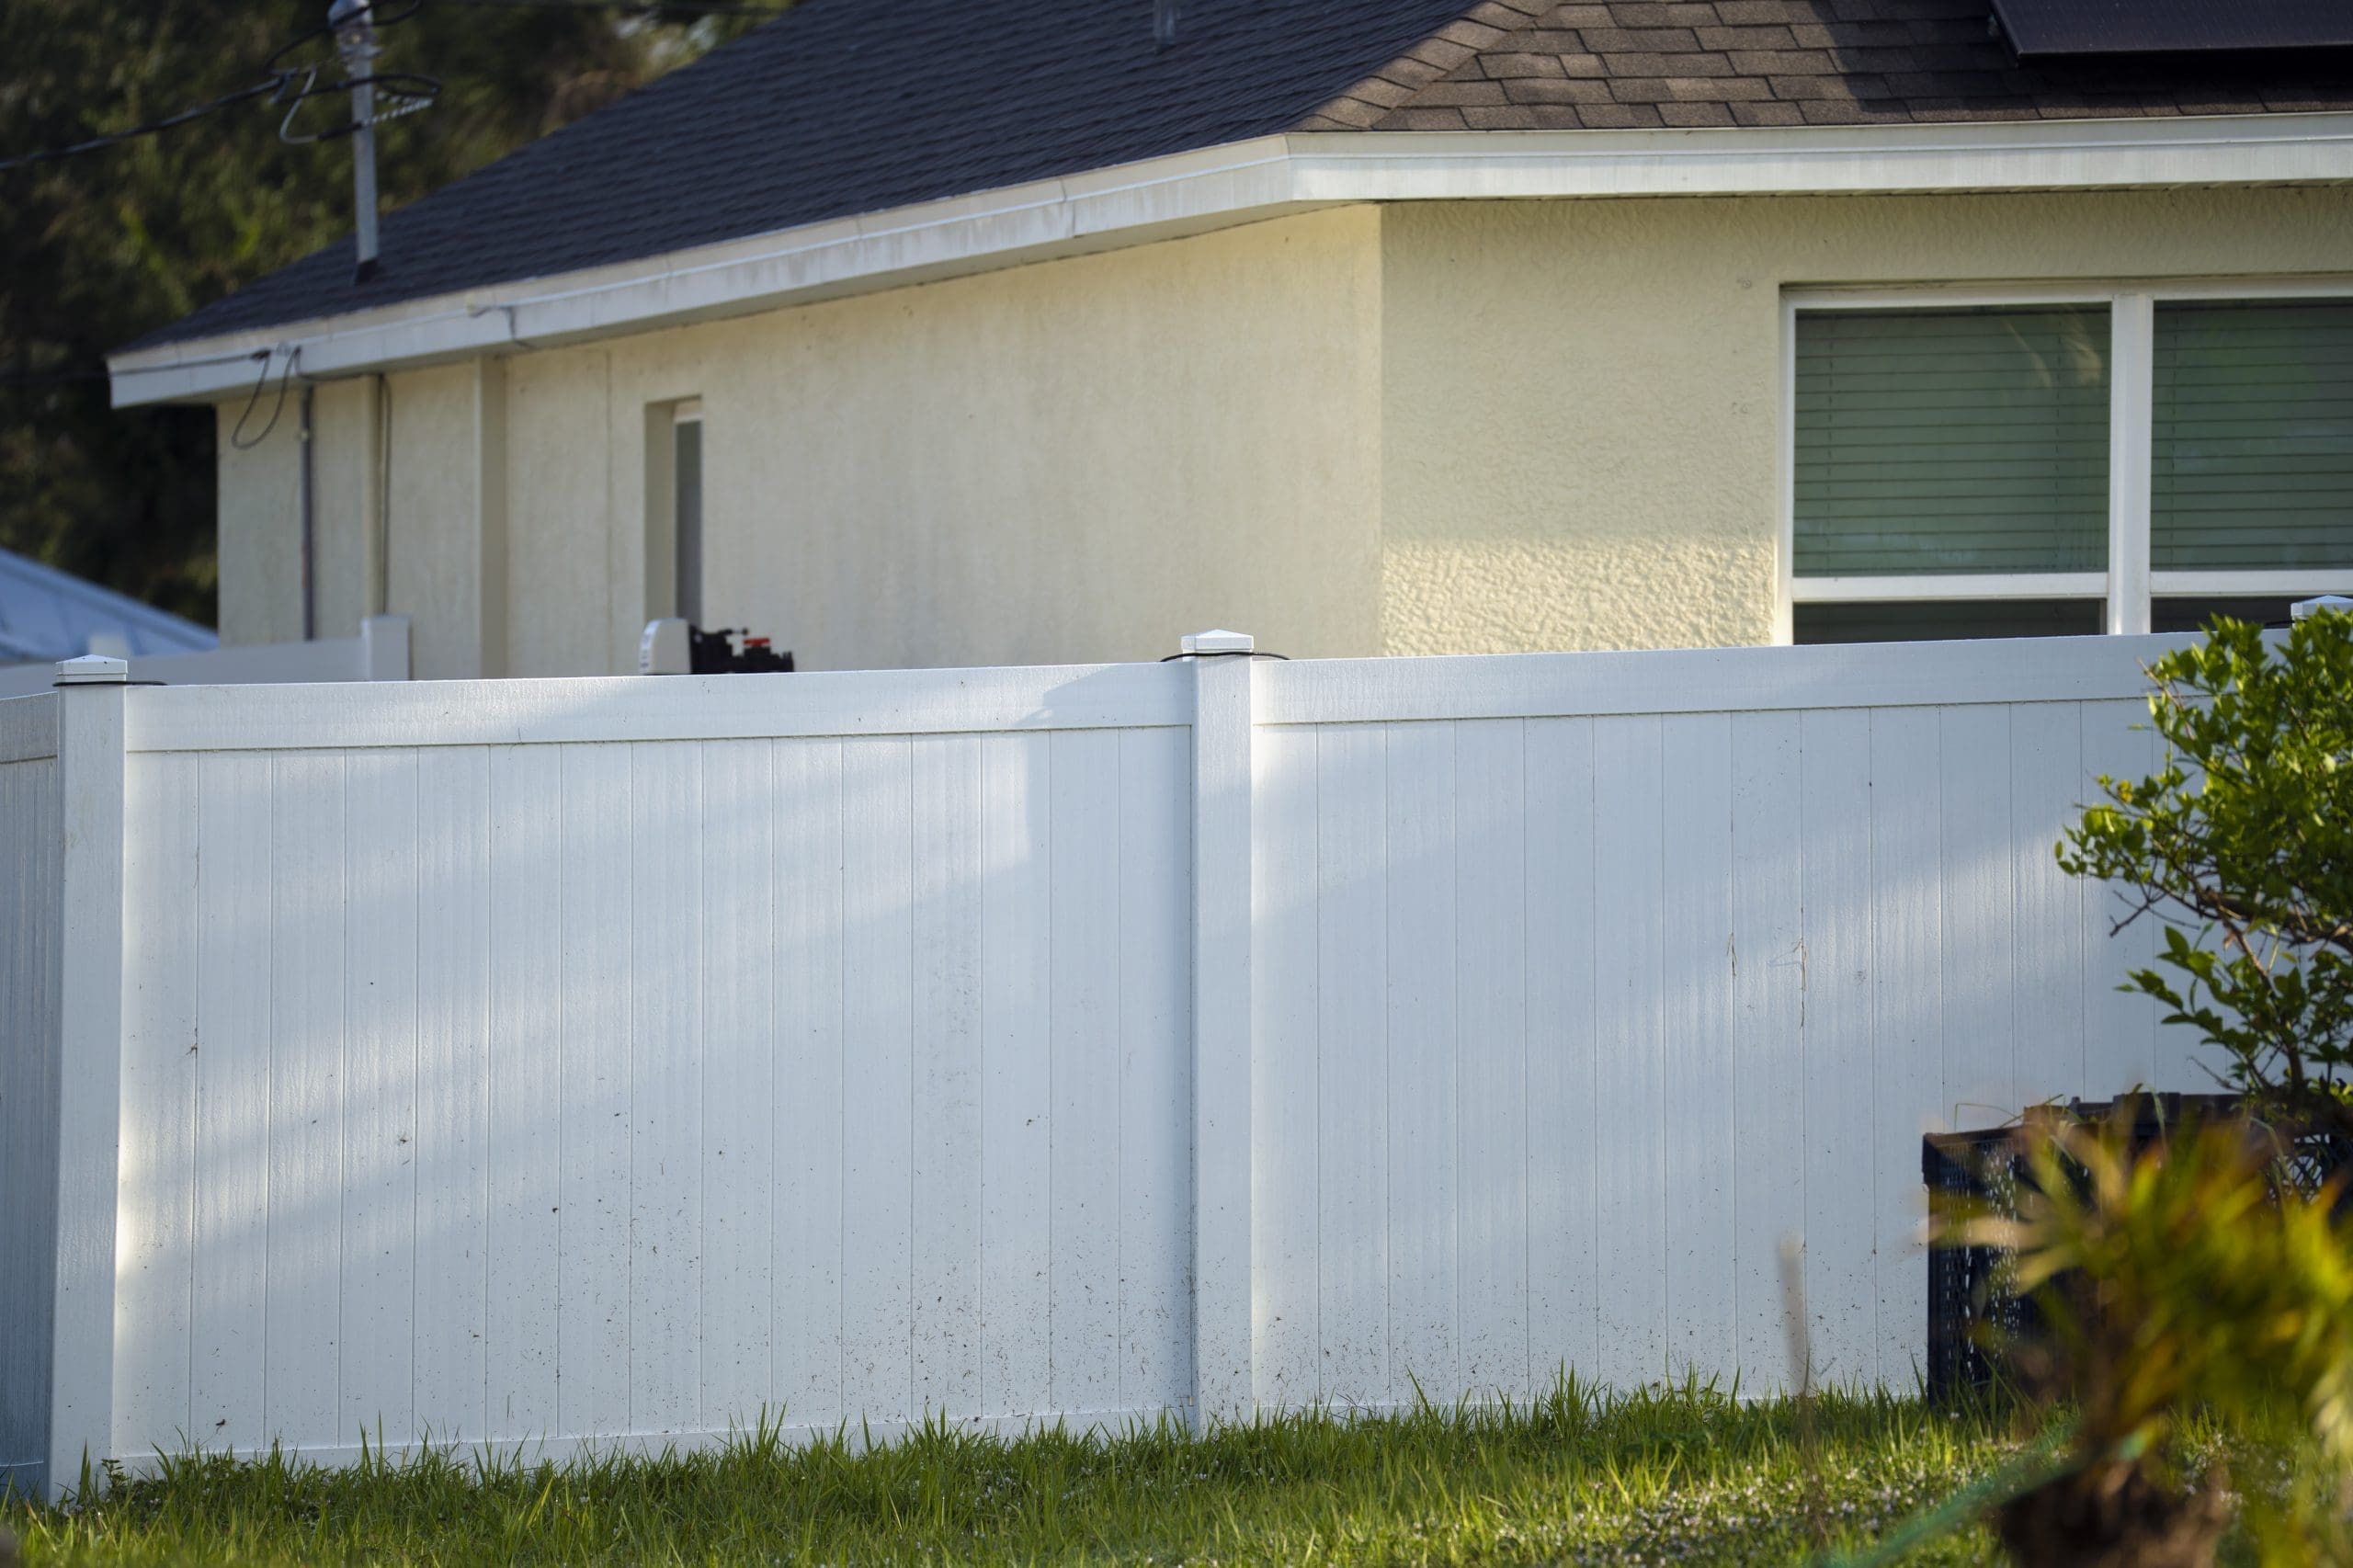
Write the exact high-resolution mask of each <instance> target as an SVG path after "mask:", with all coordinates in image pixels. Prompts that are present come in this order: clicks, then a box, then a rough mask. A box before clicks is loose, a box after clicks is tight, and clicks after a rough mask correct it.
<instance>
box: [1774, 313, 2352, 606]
mask: <svg viewBox="0 0 2353 1568" xmlns="http://www.w3.org/2000/svg"><path fill="white" fill-rule="evenodd" d="M2248 291H2249V290H2247V289H2246V288H2245V287H2244V286H2242V287H2241V288H2240V289H2239V290H2236V291H2235V296H2234V292H2233V291H2232V290H2226V289H2222V288H2219V287H2218V288H2214V289H2211V290H2200V289H2182V290H2164V291H2159V290H2150V291H2145V292H2143V291H2132V290H2118V291H2115V292H2103V293H2100V294H2097V295H2093V296H2089V297H2086V296H2076V297H2073V298H2061V297H2052V296H2051V295H2049V294H2044V295H2040V296H2037V295H2031V294H2028V293H2025V292H2023V291H2014V292H2012V294H2011V295H2010V296H2009V297H2000V298H1984V297H1981V298H1976V299H1961V298H1955V297H1950V296H1942V297H1938V298H1936V299H1934V300H1933V301H1931V300H1930V299H1929V298H1927V296H1925V295H1924V294H1922V293H1920V292H1914V293H1911V294H1908V295H1906V294H1900V293H1894V292H1885V291H1881V292H1873V293H1863V292H1852V293H1847V294H1835V293H1821V294H1812V295H1804V296H1792V297H1791V298H1790V301H1788V307H1789V311H1790V323H1789V328H1790V330H1789V343H1790V355H1791V361H1790V367H1789V382H1790V472H1789V487H1788V491H1787V493H1786V506H1787V509H1788V517H1789V520H1788V531H1787V536H1786V541H1785V542H1786V551H1785V556H1784V559H1785V561H1786V562H1787V565H1786V568H1785V570H1786V573H1787V575H1786V579H1785V588H1786V602H1787V603H1788V605H1789V614H1790V635H1791V637H1792V639H1793V640H1794V641H1797V642H1864V641H1882V640H1884V641H1896V640H1909V639H1919V638H1936V637H1972V636H1974V637H1985V636H2003V637H2011V636H2030V635H2070V634H2083V633H2089V632H2094V631H2102V630H2105V631H2147V630H2152V629H2157V630H2167V629H2171V628H2174V627H2177V626H2181V625H2185V624H2188V625H2195V624H2197V623H2198V622H2200V620H2202V619H2204V618H2205V616H2207V615H2209V614H2211V613H2213V612H2215V611H2216V610H2223V611H2227V612H2229V613H2234V614H2239V615H2242V616H2245V615H2250V614H2258V613H2259V614H2260V615H2261V616H2262V618H2263V619H2279V617H2280V616H2282V615H2284V613H2285V606H2286V605H2287V604H2288V603H2289V602H2290V600H2292V599H2294V598H2298V597H2305V596H2307V595H2310V594H2313V593H2320V592H2344V591H2346V589H2347V588H2348V587H2353V288H2349V289H2347V290H2344V291H2342V292H2340V293H2339V294H2338V295H2336V296H2335V297H2330V296H2325V295H2320V294H2306V295H2302V296H2295V295H2288V294H2279V295H2277V296H2271V297H2263V298H2245V297H2243V296H2245V294H2246V293H2247V292H2248ZM2275 610H2276V612H2277V613H2274V612H2275Z"/></svg>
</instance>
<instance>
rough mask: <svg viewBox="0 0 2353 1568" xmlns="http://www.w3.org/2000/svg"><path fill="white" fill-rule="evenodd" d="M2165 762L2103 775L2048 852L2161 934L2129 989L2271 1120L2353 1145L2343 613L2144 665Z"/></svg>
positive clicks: (2229, 630)
mask: <svg viewBox="0 0 2353 1568" xmlns="http://www.w3.org/2000/svg"><path fill="white" fill-rule="evenodd" d="M2150 675H2151V676H2153V677H2154V680H2155V682H2156V686H2157V689H2156V692H2155V694H2154V696H2153V697H2152V698H2151V699H2150V700H2149V712H2150V715H2151V718H2152V720H2153V722H2154V726H2155V728H2156V731H2157V733H2159V734H2160V735H2162V736H2164V738H2165V748H2166V755H2165V765H2164V767H2162V768H2161V769H2160V770H2159V771H2158V772H2156V773H2155V774H2154V775H2152V776H2151V777H2149V778H2143V779H2140V780H2138V781H2129V780H2119V779H2112V778H2101V779H2100V781H2099V782H2100V788H2101V790H2102V791H2103V792H2104V793H2105V794H2106V795H2107V797H2108V799H2107V801H2105V802H2104V803H2102V804H2099V805H2096V806H2093V807H2091V808H2090V809H2088V810H2087V811H2086V812H2085V813H2084V817H2083V821H2082V822H2081V824H2078V825H2077V826H2076V827H2075V828H2074V829H2072V830H2070V831H2069V833H2068V834H2067V836H2066V838H2065V839H2064V840H2063V842H2062V843H2061V844H2060V846H2059V863H2060V864H2061V865H2062V866H2063V867H2064V868H2065V869H2067V870H2069V871H2071V872H2074V873H2075V874H2076V875H2078V876H2089V877H2105V878H2109V879H2110V880H2112V881H2117V882H2119V883H2121V884H2123V885H2125V886H2127V887H2129V888H2131V889H2134V890H2137V892H2136V903H2135V906H2134V908H2133V909H2132V911H2131V915H2128V917H2127V919H2128V921H2129V920H2130V919H2133V918H2139V917H2141V916H2143V915H2151V916H2154V917H2155V918H2158V919H2161V920H2163V921H2164V922H2165V928H2164V948H2163V950H2162V951H2161V952H2160V954H2159V955H2158V958H2159V963H2160V964H2161V965H2162V967H2161V968H2157V969H2146V970H2140V971H2134V973H2133V974H2132V976H2131V986H2132V987H2133V988H2136V989H2138V990H2140V991H2143V992H2145V993H2147V994H2149V995H2151V996H2154V997H2155V998H2156V999H2157V1000H2158V1001H2159V1002H2161V1003H2163V1004H2165V1007H2166V1008H2167V1009H2168V1014H2167V1017H2166V1021H2167V1022H2169V1023H2184V1024H2188V1025H2192V1026H2194V1027H2195V1028H2198V1029H2199V1030H2200V1032H2202V1033H2203V1034H2204V1035H2205V1037H2206V1038H2207V1039H2208V1040H2211V1041H2213V1042H2214V1043H2216V1044H2218V1045H2220V1046H2222V1048H2223V1050H2224V1051H2227V1052H2228V1053H2229V1057H2230V1067H2229V1072H2228V1076H2229V1078H2230V1080H2231V1082H2232V1083H2233V1085H2234V1087H2236V1088H2237V1089H2239V1090H2240V1091H2242V1092H2243V1093H2245V1095H2247V1096H2249V1098H2250V1099H2251V1100H2252V1101H2253V1102H2254V1103H2255V1105H2256V1107H2257V1108H2260V1109H2263V1110H2265V1111H2268V1112H2270V1113H2274V1114H2278V1115H2280V1116H2282V1117H2284V1118H2286V1119H2290V1120H2291V1121H2297V1122H2301V1123H2304V1124H2308V1125H2316V1126H2324V1127H2333V1128H2335V1129H2336V1130H2338V1131H2341V1132H2346V1133H2349V1134H2353V615H2338V614H2322V615H2316V616H2313V617H2311V618H2309V619H2305V620H2302V621H2299V622H2297V623H2296V625H2295V627H2294V629H2293V630H2292V631H2290V632H2289V634H2288V638H2287V642H2286V645H2285V646H2284V648H2283V647H2275V646H2274V645H2272V644H2271V643H2270V642H2267V640H2266V639H2265V637H2264V635H2263V633H2262V632H2261V631H2258V630H2257V629H2256V628H2255V627H2252V626H2249V625H2246V624H2245V623H2243V622H2238V621H2232V620H2217V621H2216V622H2215V623H2214V624H2213V626H2212V627H2211V630H2210V631H2209V632H2208V634H2207V636H2206V638H2205V640H2204V641H2203V642H2200V643H2198V644H2196V645H2195V646H2192V647H2189V648H2185V649H2182V650H2180V651H2178V652H2176V653H2168V654H2166V655H2165V657H2164V658H2162V659H2160V660H2158V661H2157V662H2156V663H2155V664H2154V665H2152V666H2151V667H2150Z"/></svg>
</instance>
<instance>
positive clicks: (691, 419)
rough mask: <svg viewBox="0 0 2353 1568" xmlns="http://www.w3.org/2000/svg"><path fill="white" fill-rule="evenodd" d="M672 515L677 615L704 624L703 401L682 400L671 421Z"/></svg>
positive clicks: (696, 624) (696, 623)
mask: <svg viewBox="0 0 2353 1568" xmlns="http://www.w3.org/2000/svg"><path fill="white" fill-rule="evenodd" d="M670 440H671V448H670V450H671V460H670V472H671V475H672V485H673V488H672V491H671V494H672V496H673V497H674V499H673V501H672V503H671V506H672V513H671V515H672V516H673V517H676V519H677V522H676V527H677V535H678V563H677V585H678V614H679V615H681V616H683V617H684V618H685V619H687V620H688V622H689V623H690V624H692V625H695V626H700V625H701V624H702V403H700V402H699V401H698V402H694V403H680V404H678V407H677V413H676V415H675V416H674V417H673V419H672V420H671V423H670Z"/></svg>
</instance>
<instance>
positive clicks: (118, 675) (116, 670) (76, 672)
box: [57, 653, 131, 686]
mask: <svg viewBox="0 0 2353 1568" xmlns="http://www.w3.org/2000/svg"><path fill="white" fill-rule="evenodd" d="M130 678H131V661H130V660H128V659H114V658H108V656H107V655H106V654H104V653H85V654H83V655H82V656H81V657H80V658H78V659H66V660H63V661H61V662H60V663H59V665H58V666H57V684H58V685H60V686H120V685H122V684H123V683H124V682H125V681H128V680H129V679H130Z"/></svg>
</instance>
